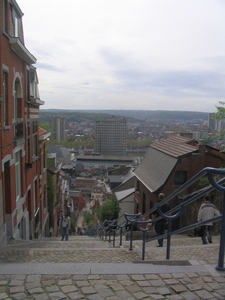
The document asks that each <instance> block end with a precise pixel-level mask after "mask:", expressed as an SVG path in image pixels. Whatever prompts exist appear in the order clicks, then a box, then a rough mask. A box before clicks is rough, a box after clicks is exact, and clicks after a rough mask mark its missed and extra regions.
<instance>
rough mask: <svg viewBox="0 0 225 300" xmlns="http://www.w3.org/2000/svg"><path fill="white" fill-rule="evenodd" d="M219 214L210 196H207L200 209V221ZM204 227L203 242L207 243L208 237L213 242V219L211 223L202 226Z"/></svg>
mask: <svg viewBox="0 0 225 300" xmlns="http://www.w3.org/2000/svg"><path fill="white" fill-rule="evenodd" d="M219 215H220V212H219V210H218V209H217V207H216V206H215V205H214V204H212V203H211V202H210V199H209V196H205V198H204V202H203V204H202V205H201V207H200V208H199V211H198V222H201V221H206V220H208V219H212V218H213V217H215V216H219ZM202 229H203V230H202V237H201V238H202V243H203V244H207V240H206V238H207V239H208V242H209V243H212V231H213V222H212V221H211V222H209V223H206V224H205V225H203V226H202Z"/></svg>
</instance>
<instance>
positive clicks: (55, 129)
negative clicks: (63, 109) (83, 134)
mask: <svg viewBox="0 0 225 300" xmlns="http://www.w3.org/2000/svg"><path fill="white" fill-rule="evenodd" d="M50 125H51V139H52V140H57V141H65V118H63V117H60V116H58V117H52V118H51V124H50Z"/></svg>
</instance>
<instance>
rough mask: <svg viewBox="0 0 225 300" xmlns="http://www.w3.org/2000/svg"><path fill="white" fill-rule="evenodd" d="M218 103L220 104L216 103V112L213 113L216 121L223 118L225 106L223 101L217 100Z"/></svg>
mask: <svg viewBox="0 0 225 300" xmlns="http://www.w3.org/2000/svg"><path fill="white" fill-rule="evenodd" d="M219 104H220V105H222V106H217V105H216V109H217V112H216V113H215V115H214V118H215V119H216V120H217V121H219V120H223V119H225V107H224V105H225V102H222V101H219Z"/></svg>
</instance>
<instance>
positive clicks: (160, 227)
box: [152, 193, 171, 247]
mask: <svg viewBox="0 0 225 300" xmlns="http://www.w3.org/2000/svg"><path fill="white" fill-rule="evenodd" d="M164 199H165V195H164V194H163V193H160V194H159V195H158V202H157V203H159V202H161V201H162V200H164ZM155 205H157V204H155ZM170 209H171V206H170V205H169V203H167V202H166V203H164V204H163V205H162V206H161V211H162V212H163V213H166V212H167V211H169V210H170ZM159 216H160V214H159V212H158V209H157V210H156V211H155V212H153V213H152V220H153V219H155V218H158V217H159ZM166 224H167V219H164V218H162V219H160V220H158V221H156V222H155V232H156V235H157V236H160V235H163V234H164V233H165V230H166ZM157 247H163V238H160V239H158V246H157Z"/></svg>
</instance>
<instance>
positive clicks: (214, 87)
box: [17, 0, 225, 112]
mask: <svg viewBox="0 0 225 300" xmlns="http://www.w3.org/2000/svg"><path fill="white" fill-rule="evenodd" d="M17 3H18V5H19V6H20V8H21V10H22V12H23V13H24V16H23V29H24V37H25V46H26V47H27V49H28V50H29V51H30V52H31V54H32V55H34V56H35V57H36V58H37V63H36V65H35V66H36V67H37V74H38V78H39V91H40V98H41V100H43V101H45V105H44V106H42V107H41V109H68V110H69V109H71V110H167V111H195V112H215V111H216V106H217V105H219V101H225V100H224V95H225V80H224V79H225V68H224V61H225V39H224V32H225V18H224V11H225V1H223V0H214V1H211V0H198V1H194V0H182V1H180V0H170V1H168V0H122V1H121V0H114V1H107V0H65V1H64V2H63V5H62V1H59V0H48V1H44V0H38V1H35V0H17Z"/></svg>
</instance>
